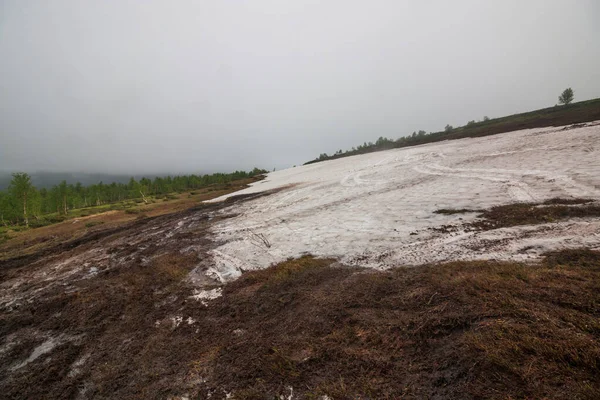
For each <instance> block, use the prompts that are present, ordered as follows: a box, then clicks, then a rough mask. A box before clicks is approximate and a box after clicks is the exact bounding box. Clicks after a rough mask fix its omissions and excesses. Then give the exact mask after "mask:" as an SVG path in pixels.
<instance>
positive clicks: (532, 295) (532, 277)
mask: <svg viewBox="0 0 600 400" xmlns="http://www.w3.org/2000/svg"><path fill="white" fill-rule="evenodd" d="M207 226H208V225H207ZM196 264H197V259H196V257H195V256H189V255H184V254H180V253H177V254H173V253H166V254H163V255H162V256H159V257H156V258H154V259H153V260H152V262H151V263H149V264H144V263H142V262H140V260H137V261H134V262H132V263H131V264H128V265H126V266H123V267H120V268H115V269H110V270H107V271H105V272H103V273H102V274H100V275H99V276H98V277H97V278H96V279H84V280H77V281H76V283H74V285H75V288H76V289H77V290H75V291H70V292H65V291H64V289H63V288H57V290H56V291H55V292H54V293H51V294H48V295H46V296H44V297H43V298H38V299H37V300H36V302H35V303H31V304H24V305H22V306H21V308H19V309H17V310H14V311H11V312H10V313H6V314H3V315H2V316H0V335H1V336H2V338H8V337H12V336H11V335H17V334H19V335H21V337H22V338H23V339H22V340H21V341H20V342H19V344H18V345H17V346H16V347H14V348H11V349H9V350H7V352H5V353H3V354H1V357H2V366H1V367H0V383H1V384H2V387H3V395H4V396H6V397H7V398H14V399H19V398H23V399H25V398H37V397H40V393H41V392H40V391H43V394H44V397H45V398H75V397H77V395H78V393H81V390H82V388H84V387H85V388H87V389H86V390H87V392H86V393H87V396H88V397H94V398H156V399H164V398H169V396H176V395H183V394H187V395H189V396H190V398H208V395H209V393H210V394H211V398H216V399H221V398H224V397H225V393H226V392H227V393H233V398H235V399H272V398H276V396H279V395H282V394H286V395H288V394H289V389H288V387H293V389H294V395H295V397H294V398H298V399H318V398H320V396H322V395H328V396H330V397H331V398H333V399H398V398H440V399H442V398H461V399H478V398H497V399H521V398H523V399H524V398H529V399H538V398H539V399H542V398H547V399H552V398H555V399H563V398H569V399H597V398H599V396H600V307H599V305H600V252H598V251H592V250H587V249H579V250H566V251H560V252H553V253H550V254H547V255H546V257H545V258H544V260H543V262H542V263H540V264H539V265H525V264H518V263H496V262H489V261H477V262H453V263H447V264H442V265H428V266H422V267H416V268H398V269H394V270H390V271H387V272H378V271H372V270H366V269H361V268H350V267H347V266H343V265H340V264H337V263H335V262H334V261H333V260H328V259H316V258H313V257H309V256H306V257H302V258H299V259H293V260H288V261H286V262H283V263H281V264H278V265H275V266H273V267H271V268H268V269H265V270H260V271H251V272H247V273H245V274H244V275H243V276H242V277H241V278H240V279H239V280H237V281H235V282H232V283H231V284H228V285H227V286H225V287H224V289H223V296H222V297H221V298H218V299H216V300H213V301H212V302H211V303H210V305H209V307H204V306H203V305H202V304H201V303H200V302H197V301H194V300H190V299H189V297H188V296H189V295H190V294H191V290H192V288H191V287H189V286H187V283H186V281H185V277H186V276H187V273H188V271H190V270H191V269H192V268H193V267H194V266H195V265H196ZM177 315H179V316H182V317H183V318H184V319H185V318H187V317H192V318H193V319H194V320H195V322H194V324H191V325H188V324H187V323H185V322H184V323H182V324H181V325H180V326H179V327H176V328H175V327H173V325H172V323H171V318H172V317H174V316H177ZM157 321H158V322H160V324H159V325H156V322H157ZM28 332H43V333H45V335H51V336H57V335H59V334H66V335H69V336H71V337H79V338H80V339H79V340H78V341H71V342H66V343H64V344H62V345H60V346H59V347H57V348H56V349H55V350H54V351H53V352H51V353H49V354H48V355H46V356H43V357H41V358H40V359H39V360H38V361H36V362H35V363H32V364H31V365H29V366H28V367H27V368H22V369H19V370H17V371H16V372H13V373H11V374H9V368H10V366H11V365H14V363H16V362H18V361H19V360H22V359H24V358H26V357H27V356H28V354H30V353H31V351H32V349H33V348H34V347H35V346H37V345H38V344H40V343H41V342H42V341H43V340H44V339H43V338H40V337H39V336H36V335H35V334H33V333H31V334H28ZM86 354H89V358H88V359H87V360H88V361H86V363H85V364H84V365H83V366H82V367H81V372H80V373H79V374H78V375H76V376H71V375H69V372H70V369H71V366H72V365H73V363H74V362H75V361H76V360H78V359H80V358H81V357H83V356H84V355H86ZM7 377H8V378H7Z"/></svg>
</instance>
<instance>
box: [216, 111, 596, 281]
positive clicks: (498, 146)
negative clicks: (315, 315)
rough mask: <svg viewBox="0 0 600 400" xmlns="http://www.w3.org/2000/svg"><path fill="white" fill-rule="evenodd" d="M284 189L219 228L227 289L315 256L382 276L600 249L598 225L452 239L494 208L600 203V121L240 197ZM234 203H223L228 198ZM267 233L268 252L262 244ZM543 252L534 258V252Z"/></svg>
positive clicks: (342, 163) (363, 163)
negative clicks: (255, 272) (457, 211)
mask: <svg viewBox="0 0 600 400" xmlns="http://www.w3.org/2000/svg"><path fill="white" fill-rule="evenodd" d="M276 188H284V189H283V190H281V191H279V192H277V193H275V194H272V195H270V196H266V197H261V198H257V199H255V200H251V201H247V202H244V203H239V204H234V205H233V206H231V207H228V208H226V209H224V210H222V211H221V212H222V213H224V214H237V216H236V217H233V218H228V219H223V220H221V221H220V222H219V223H217V224H215V225H214V226H213V228H212V229H213V232H214V233H215V236H216V241H217V243H218V244H219V246H218V247H217V248H216V249H215V250H213V251H212V253H211V254H212V256H213V258H214V265H213V267H212V268H211V269H210V270H209V274H210V275H211V276H213V277H214V278H216V279H218V280H219V281H221V282H227V281H230V280H233V279H236V278H237V277H239V276H240V274H241V273H242V271H244V270H252V269H258V268H264V267H266V266H268V265H270V264H272V263H275V262H280V261H284V260H285V259H287V258H288V257H298V256H301V255H302V254H306V253H311V254H314V255H316V256H332V257H338V258H339V259H340V260H341V261H342V262H345V263H348V264H354V265H362V266H370V267H374V268H388V267H391V266H398V265H418V264H422V263H427V262H436V261H446V260H457V259H477V258H485V259H487V258H493V259H505V260H506V259H512V260H527V259H530V258H535V257H537V256H538V255H539V254H540V253H541V252H543V251H546V250H549V249H557V248H564V247H578V246H588V247H591V248H599V247H600V235H599V233H600V219H598V218H586V219H572V220H568V221H563V222H559V223H554V224H547V225H536V226H528V227H516V228H510V229H499V230H494V231H488V232H470V233H465V232H462V233H460V232H459V233H455V234H452V235H450V234H447V233H441V232H436V231H434V230H432V229H430V228H434V227H439V226H441V225H447V224H450V225H460V224H461V223H463V222H469V221H472V220H473V219H475V218H476V215H477V214H475V213H470V214H463V215H441V214H435V213H434V211H435V210H437V209H440V208H471V209H473V208H477V209H481V208H488V207H491V206H495V205H500V204H508V203H512V202H519V201H532V202H536V201H543V200H546V199H549V198H554V197H563V198H565V197H566V198H573V197H575V198H581V197H586V198H593V199H596V200H600V124H599V123H590V124H587V126H584V127H578V128H573V129H562V128H555V127H552V128H543V129H530V130H522V131H516V132H510V133H505V134H501V135H494V136H488V137H483V138H467V139H461V140H454V141H445V142H439V143H432V144H427V145H422V146H415V147H409V148H404V149H394V150H389V151H381V152H375V153H370V154H364V155H359V156H352V157H346V158H341V159H338V160H331V161H326V162H320V163H316V164H310V165H306V166H301V167H296V168H290V169H287V170H282V171H277V172H273V173H270V174H269V175H268V176H267V178H266V179H265V180H264V181H261V182H260V184H255V185H253V186H251V187H250V188H247V189H245V190H242V191H239V192H237V193H233V194H230V195H229V196H231V195H237V194H248V193H255V192H260V191H264V190H270V189H276ZM224 198H225V197H221V198H219V199H215V200H214V201H220V200H223V199H224ZM256 235H261V236H262V237H264V238H265V239H267V240H268V242H269V244H270V245H269V246H266V245H264V246H263V245H261V241H259V240H256ZM524 249H535V251H533V252H531V251H524Z"/></svg>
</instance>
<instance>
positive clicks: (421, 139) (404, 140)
mask: <svg viewBox="0 0 600 400" xmlns="http://www.w3.org/2000/svg"><path fill="white" fill-rule="evenodd" d="M574 98H575V95H574V92H573V89H571V88H567V89H565V90H564V91H563V92H562V93H561V95H560V96H559V97H558V102H559V103H560V104H562V105H564V106H568V105H570V104H571V103H572V102H573V100H574ZM542 111H543V110H542ZM525 114H528V113H524V114H523V115H525ZM507 118H512V117H510V116H509V117H504V118H500V119H507ZM490 121H491V120H490V118H489V117H488V116H484V117H483V118H482V120H481V121H475V120H471V121H469V122H467V124H466V125H465V126H463V127H459V128H456V129H455V128H454V127H453V126H452V125H450V124H448V125H446V126H445V128H444V130H443V131H441V132H429V133H427V132H425V131H423V130H420V131H418V132H416V131H415V132H413V133H412V135H408V136H403V137H400V138H398V139H396V140H394V139H388V138H386V137H383V136H380V137H379V139H377V141H376V142H375V143H373V142H364V143H363V144H362V145H358V146H356V147H352V149H351V150H346V151H342V150H341V149H340V150H338V151H336V152H335V153H333V154H331V155H329V154H327V153H321V154H320V155H319V157H317V158H315V159H314V160H311V161H308V162H306V163H304V165H307V164H312V163H316V162H319V161H325V160H333V159H336V158H341V157H348V156H353V155H357V154H364V153H370V152H373V151H380V150H389V149H394V148H399V147H408V146H416V145H419V144H425V143H431V142H435V141H438V140H444V139H445V136H448V135H449V134H451V133H454V132H456V131H457V130H464V129H468V128H477V127H481V126H486V125H487V124H489V123H490Z"/></svg>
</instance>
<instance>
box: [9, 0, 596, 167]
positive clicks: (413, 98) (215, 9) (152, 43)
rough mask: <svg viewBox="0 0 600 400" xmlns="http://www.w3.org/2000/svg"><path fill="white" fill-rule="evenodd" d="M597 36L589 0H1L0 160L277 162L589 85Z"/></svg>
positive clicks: (584, 92)
mask: <svg viewBox="0 0 600 400" xmlns="http://www.w3.org/2000/svg"><path fill="white" fill-rule="evenodd" d="M598 39H600V2H598V1H597V0H571V1H564V0H558V1H554V0H553V1H550V0H526V1H525V0H508V1H507V0H502V1H500V0H498V1H479V0H468V1H466V0H465V1H458V0H455V1H446V0H440V1H434V0H430V1H419V2H416V1H400V0H390V1H377V0H369V1H367V0H361V1H354V0H340V1H337V0H335V1H334V0H329V1H326V0H325V1H323V0H321V1H301V0H297V1H281V0H248V1H241V0H240V1H233V0H231V1H225V0H214V1H201V0H196V1H182V0H180V1H167V0H160V1H148V0H145V1H142V0H138V1H124V0H112V1H110V0H104V1H92V0H88V1H84V0H73V1H62V0H61V1H59V0H53V1H45V0H39V1H26V0H15V1H6V0H0V169H11V170H15V169H23V170H28V171H35V170H42V169H43V170H52V171H84V172H111V173H125V174H128V173H155V172H171V173H177V172H212V171H217V170H221V171H229V170H233V169H238V168H242V169H248V168H252V167H253V166H259V167H264V168H267V169H271V168H273V167H277V168H278V169H279V168H283V167H287V166H292V165H293V164H301V163H302V162H305V161H308V160H309V159H312V158H314V157H316V156H318V155H319V153H322V152H328V153H331V152H333V151H335V150H337V149H340V148H341V149H348V148H350V147H352V146H354V145H357V144H360V143H362V142H364V141H375V140H376V139H377V137H379V136H387V137H392V138H397V137H399V136H404V135H406V134H409V133H411V132H412V131H414V130H419V129H424V130H426V131H438V130H441V129H443V127H444V126H445V125H446V124H447V123H450V124H452V125H454V126H458V125H463V124H465V123H466V122H467V121H468V120H471V119H481V118H482V117H483V116H484V115H489V116H490V117H494V116H503V115H506V114H512V113H516V112H522V111H528V110H532V109H536V108H541V107H547V106H552V105H554V104H556V102H557V97H558V95H559V94H560V92H561V91H562V90H563V89H564V88H566V87H568V86H570V87H572V88H573V89H574V91H575V98H576V100H584V99H590V98H595V97H599V96H600V44H599V42H598Z"/></svg>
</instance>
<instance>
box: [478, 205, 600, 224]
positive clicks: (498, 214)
mask: <svg viewBox="0 0 600 400" xmlns="http://www.w3.org/2000/svg"><path fill="white" fill-rule="evenodd" d="M589 202H590V200H579V199H577V200H563V199H552V200H548V201H546V202H544V203H515V204H508V205H503V206H497V207H492V208H491V209H489V210H485V211H484V212H483V213H482V214H481V215H480V216H479V217H480V218H482V220H481V221H476V222H474V223H472V224H471V226H473V227H475V228H477V229H482V230H490V229H497V228H504V227H510V226H517V225H533V224H545V223H549V222H555V221H560V220H564V219H568V218H584V217H600V205H598V204H585V203H589Z"/></svg>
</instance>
